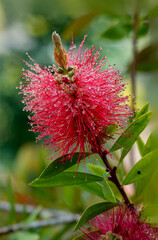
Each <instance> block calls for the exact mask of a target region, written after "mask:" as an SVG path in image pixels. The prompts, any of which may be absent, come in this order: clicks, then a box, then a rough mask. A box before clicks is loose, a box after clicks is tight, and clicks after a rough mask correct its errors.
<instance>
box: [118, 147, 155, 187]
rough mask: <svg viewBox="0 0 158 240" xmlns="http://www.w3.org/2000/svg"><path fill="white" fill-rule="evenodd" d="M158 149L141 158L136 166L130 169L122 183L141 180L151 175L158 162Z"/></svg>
mask: <svg viewBox="0 0 158 240" xmlns="http://www.w3.org/2000/svg"><path fill="white" fill-rule="evenodd" d="M157 156H158V151H153V152H150V153H148V154H147V155H145V156H144V157H143V158H142V159H141V160H139V161H138V162H137V163H136V164H135V165H134V167H133V168H132V169H131V170H130V171H129V173H128V174H127V176H126V177H125V179H124V180H123V183H122V185H127V184H130V183H133V182H136V181H138V180H140V179H141V178H143V177H145V176H147V175H150V176H152V173H153V172H154V170H155V167H156V166H157V164H158V158H157Z"/></svg>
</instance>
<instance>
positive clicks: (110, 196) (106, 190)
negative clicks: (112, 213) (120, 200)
mask: <svg viewBox="0 0 158 240" xmlns="http://www.w3.org/2000/svg"><path fill="white" fill-rule="evenodd" d="M103 193H104V196H105V199H106V200H107V201H109V202H112V203H115V202H116V198H115V195H114V193H113V191H112V189H111V188H110V186H109V184H108V182H107V175H104V182H103Z"/></svg>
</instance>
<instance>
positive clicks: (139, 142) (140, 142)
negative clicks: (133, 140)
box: [137, 136, 145, 157]
mask: <svg viewBox="0 0 158 240" xmlns="http://www.w3.org/2000/svg"><path fill="white" fill-rule="evenodd" d="M137 146H138V149H139V153H140V155H141V156H142V157H143V156H144V155H145V154H144V149H145V144H144V142H143V140H142V139H141V137H140V136H138V138H137Z"/></svg>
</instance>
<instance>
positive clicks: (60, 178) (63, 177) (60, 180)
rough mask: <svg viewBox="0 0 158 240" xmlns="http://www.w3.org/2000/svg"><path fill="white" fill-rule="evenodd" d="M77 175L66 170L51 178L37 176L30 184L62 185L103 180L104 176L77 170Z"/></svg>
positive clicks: (43, 185) (39, 185)
mask: <svg viewBox="0 0 158 240" xmlns="http://www.w3.org/2000/svg"><path fill="white" fill-rule="evenodd" d="M75 175H76V173H75V172H72V171H66V172H62V173H61V174H58V175H57V176H54V177H50V178H42V177H40V178H37V179H35V180H34V181H33V182H31V183H30V184H29V185H30V186H33V187H61V186H71V185H80V184H84V183H89V182H99V181H103V178H101V177H99V176H97V175H92V174H89V173H87V174H86V173H83V172H77V176H75Z"/></svg>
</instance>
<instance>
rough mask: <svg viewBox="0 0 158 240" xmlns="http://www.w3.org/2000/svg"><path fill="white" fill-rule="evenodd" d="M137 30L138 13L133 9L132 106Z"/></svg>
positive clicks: (134, 95)
mask: <svg viewBox="0 0 158 240" xmlns="http://www.w3.org/2000/svg"><path fill="white" fill-rule="evenodd" d="M137 31H138V13H137V11H135V13H134V16H133V41H132V45H133V61H132V66H131V82H132V96H133V103H132V106H133V108H134V103H135V101H136V63H137Z"/></svg>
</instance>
